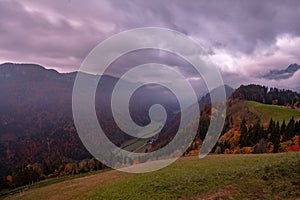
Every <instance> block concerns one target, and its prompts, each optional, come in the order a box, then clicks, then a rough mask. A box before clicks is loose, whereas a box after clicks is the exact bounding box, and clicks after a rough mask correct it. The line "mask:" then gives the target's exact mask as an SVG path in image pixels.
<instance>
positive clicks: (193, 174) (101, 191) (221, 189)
mask: <svg viewBox="0 0 300 200" xmlns="http://www.w3.org/2000/svg"><path fill="white" fill-rule="evenodd" d="M299 166H300V153H299V152H298V153H281V154H260V155H210V156H207V157H205V158H203V159H199V158H198V157H185V158H181V159H179V160H178V161H176V162H175V163H173V164H172V165H170V166H168V167H166V168H163V169H161V170H159V171H155V172H151V173H146V174H126V173H121V172H117V171H110V172H105V173H101V174H97V175H94V176H91V177H86V178H84V179H82V178H81V179H74V180H72V181H66V182H62V183H59V184H53V185H48V186H45V187H41V188H38V189H35V190H29V191H27V192H25V193H24V195H22V196H21V197H20V196H18V197H16V198H20V199H34V198H37V197H38V199H49V198H53V199H219V198H220V199H297V198H300V167H299Z"/></svg>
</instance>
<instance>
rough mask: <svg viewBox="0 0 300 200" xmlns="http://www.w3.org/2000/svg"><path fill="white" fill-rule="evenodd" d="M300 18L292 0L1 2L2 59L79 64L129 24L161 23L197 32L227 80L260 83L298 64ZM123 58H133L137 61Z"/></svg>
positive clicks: (191, 33) (65, 67)
mask: <svg viewBox="0 0 300 200" xmlns="http://www.w3.org/2000/svg"><path fill="white" fill-rule="evenodd" d="M299 19H300V2H299V1H297V0H289V1H281V0H274V1H259V0H254V1H246V0H244V1H238V0H236V1H219V0H218V1H217V0H213V1H204V0H203V1H198V0H192V1H182V0H172V1H171V0H167V1H163V2H162V1H158V0H153V1H147V0H132V1H123V0H114V1H109V0H101V1H89V2H84V1H80V0H53V1H47V0H41V1H29V0H24V1H14V0H2V1H0V34H1V37H0V54H1V59H0V62H5V61H12V62H34V63H39V64H42V65H44V66H46V67H53V68H56V69H58V70H59V71H71V70H77V69H78V68H79V66H80V64H81V62H82V60H83V59H84V58H85V56H86V55H87V54H88V53H89V52H90V51H91V50H92V49H93V48H94V47H95V46H96V45H97V44H99V43H100V42H101V41H103V40H104V39H106V38H107V37H109V36H111V35H113V34H115V33H118V32H121V31H124V30H128V29H131V28H138V27H145V26H158V27H165V28H170V29H174V30H177V31H180V32H183V33H185V34H187V35H189V36H191V37H192V38H194V39H195V40H196V41H197V42H199V43H200V44H201V45H202V46H203V47H205V49H206V50H207V52H208V53H209V54H210V55H211V56H212V59H213V61H215V62H217V64H218V65H219V66H220V69H221V70H222V72H223V74H224V73H225V74H239V76H232V79H230V80H228V82H234V84H233V85H236V83H238V84H239V83H241V82H243V80H245V79H244V78H240V77H249V78H248V79H249V81H250V80H251V81H257V79H256V78H257V77H262V76H263V75H265V74H268V73H269V71H271V70H281V69H284V68H286V66H288V65H289V64H291V63H300V62H299V59H300V58H299V55H300V50H299V48H298V47H299V46H297V45H298V44H299V45H300V39H299V38H300V23H299V22H298V21H299ZM295 44H296V45H295ZM142 57H143V58H144V59H145V60H151V59H152V57H153V56H152V54H149V55H146V53H144V54H143V56H142ZM148 58H149V59H148ZM150 58H151V59H150ZM161 60H165V62H166V63H170V64H172V65H173V66H177V67H179V68H180V69H181V70H183V71H184V70H185V69H186V74H189V75H188V76H189V77H190V78H191V77H192V76H193V73H192V71H190V70H189V69H187V68H188V67H186V66H187V65H185V64H183V63H182V61H178V60H176V59H173V58H171V57H170V56H165V55H163V56H162V57H161ZM128 62H132V63H135V59H133V58H132V59H131V60H130V59H128ZM176 62H177V63H176ZM290 78H291V79H292V77H290ZM248 79H246V80H248ZM191 80H196V79H191ZM225 80H226V77H225ZM232 80H236V81H232ZM259 80H260V79H259ZM261 81H262V82H263V81H265V82H264V83H266V84H271V83H270V82H267V80H263V79H262V80H261ZM294 81H295V80H294ZM293 85H296V84H293Z"/></svg>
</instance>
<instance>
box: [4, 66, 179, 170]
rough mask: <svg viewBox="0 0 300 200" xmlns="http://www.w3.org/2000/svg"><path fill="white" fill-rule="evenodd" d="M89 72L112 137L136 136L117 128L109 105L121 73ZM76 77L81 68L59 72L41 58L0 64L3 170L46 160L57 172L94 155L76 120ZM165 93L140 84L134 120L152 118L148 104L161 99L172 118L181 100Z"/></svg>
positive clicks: (133, 102)
mask: <svg viewBox="0 0 300 200" xmlns="http://www.w3.org/2000/svg"><path fill="white" fill-rule="evenodd" d="M87 76H89V77H90V78H91V79H96V78H101V79H100V82H99V85H100V84H101V88H100V87H98V88H97V93H96V110H97V115H98V118H99V123H100V124H101V126H102V128H103V129H104V130H105V133H106V134H107V136H108V137H109V138H110V140H112V141H113V142H114V143H115V144H117V145H120V146H121V145H122V143H124V142H125V141H127V140H131V139H132V137H130V136H128V135H126V134H124V133H123V132H122V131H121V130H120V129H119V128H118V126H117V125H116V124H115V122H114V121H113V117H112V113H111V111H110V110H109V108H110V94H111V91H112V89H113V87H114V85H115V84H116V82H117V81H118V79H117V78H116V77H112V76H108V75H103V76H102V77H99V76H95V75H90V74H89V75H88V74H87ZM75 77H76V72H72V73H59V72H57V71H55V70H50V69H46V68H44V67H43V66H40V65H36V64H13V63H5V64H1V65H0V94H1V96H0V163H1V164H0V176H2V175H7V174H11V173H12V172H13V171H15V169H16V168H18V167H21V168H22V167H24V166H26V165H28V164H34V163H38V164H39V165H41V167H40V168H42V171H43V172H44V173H46V174H53V173H54V171H55V168H57V167H58V166H59V165H61V163H69V162H78V161H81V160H83V159H91V158H92V156H91V155H90V154H89V152H88V151H87V150H86V149H85V147H84V146H83V144H82V143H81V140H80V139H79V137H78V134H77V132H76V129H75V126H74V123H73V116H72V89H73V84H74V80H75ZM126 84H130V83H129V82H128V83H126ZM162 94H164V95H162ZM166 94H169V93H168V92H166V91H165V90H164V89H162V88H159V87H155V88H141V89H139V91H138V92H137V93H136V94H135V96H134V97H133V98H132V99H131V105H130V106H131V111H132V112H131V114H132V117H133V119H134V120H135V122H136V123H138V124H141V125H143V124H146V123H148V122H149V116H148V108H149V106H150V105H153V104H156V103H159V104H162V105H164V106H165V108H166V111H167V114H168V121H170V120H171V119H172V118H173V116H174V113H176V112H177V110H178V102H177V100H176V99H175V98H174V95H173V96H172V95H171V96H170V95H166ZM174 99H175V100H174ZM133 105H134V106H133ZM16 144H18V145H16ZM3 163H5V164H3Z"/></svg>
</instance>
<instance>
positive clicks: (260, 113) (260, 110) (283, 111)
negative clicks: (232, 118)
mask: <svg viewBox="0 0 300 200" xmlns="http://www.w3.org/2000/svg"><path fill="white" fill-rule="evenodd" d="M238 104H240V105H238V106H241V105H242V106H246V107H248V109H249V111H250V112H251V113H252V114H253V115H255V116H257V117H259V118H260V119H261V121H262V122H267V123H268V122H269V121H270V119H271V118H272V119H273V120H275V121H279V123H282V121H283V120H285V121H286V123H287V122H288V121H289V120H290V119H291V117H292V116H293V117H294V118H295V119H298V118H300V111H299V110H294V109H291V108H286V107H283V106H276V105H267V104H262V103H258V102H254V101H244V102H240V103H238ZM240 112H243V109H240ZM247 115H248V116H249V113H247Z"/></svg>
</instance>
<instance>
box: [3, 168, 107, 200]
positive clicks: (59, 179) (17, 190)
mask: <svg viewBox="0 0 300 200" xmlns="http://www.w3.org/2000/svg"><path fill="white" fill-rule="evenodd" d="M109 170H111V169H109V168H107V169H103V170H101V171H93V172H88V173H83V174H76V175H74V176H62V177H56V178H51V179H47V180H44V181H41V182H37V183H35V184H32V185H25V186H22V187H18V188H15V189H12V190H7V191H1V192H0V199H1V198H4V197H6V196H9V195H13V194H17V193H20V192H23V191H27V190H29V189H35V188H41V187H45V186H49V185H53V184H56V183H61V182H64V181H68V180H73V179H77V178H81V177H86V176H91V175H94V174H99V173H102V172H106V171H109Z"/></svg>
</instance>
